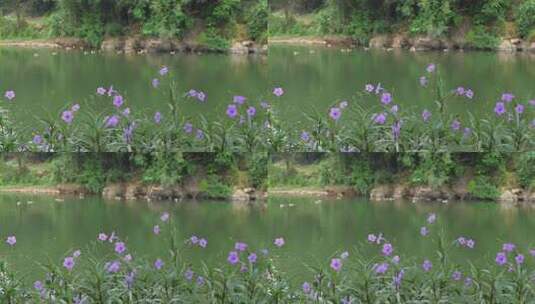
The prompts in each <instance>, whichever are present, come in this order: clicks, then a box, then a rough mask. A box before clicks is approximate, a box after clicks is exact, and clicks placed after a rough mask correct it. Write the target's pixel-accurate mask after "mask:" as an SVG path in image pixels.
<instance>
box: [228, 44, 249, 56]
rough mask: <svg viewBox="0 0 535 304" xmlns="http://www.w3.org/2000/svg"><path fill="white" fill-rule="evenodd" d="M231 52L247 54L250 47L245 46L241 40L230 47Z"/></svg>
mask: <svg viewBox="0 0 535 304" xmlns="http://www.w3.org/2000/svg"><path fill="white" fill-rule="evenodd" d="M230 52H231V53H232V54H240V55H245V54H249V48H248V47H247V46H244V45H243V44H242V43H241V42H235V43H233V44H232V46H231V47H230Z"/></svg>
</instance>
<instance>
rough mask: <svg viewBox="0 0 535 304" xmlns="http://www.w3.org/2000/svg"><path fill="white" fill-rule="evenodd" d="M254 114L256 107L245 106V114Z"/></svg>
mask: <svg viewBox="0 0 535 304" xmlns="http://www.w3.org/2000/svg"><path fill="white" fill-rule="evenodd" d="M255 114H256V108H255V107H249V108H247V116H249V117H253V116H255Z"/></svg>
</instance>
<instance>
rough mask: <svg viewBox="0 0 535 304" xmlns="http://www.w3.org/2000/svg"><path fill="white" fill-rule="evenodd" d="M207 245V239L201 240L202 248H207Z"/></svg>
mask: <svg viewBox="0 0 535 304" xmlns="http://www.w3.org/2000/svg"><path fill="white" fill-rule="evenodd" d="M207 245H208V241H207V240H206V239H200V240H199V246H201V247H202V248H206V246H207Z"/></svg>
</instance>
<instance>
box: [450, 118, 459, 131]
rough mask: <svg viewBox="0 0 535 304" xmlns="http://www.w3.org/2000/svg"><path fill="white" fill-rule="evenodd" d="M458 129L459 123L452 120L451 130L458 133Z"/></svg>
mask: <svg viewBox="0 0 535 304" xmlns="http://www.w3.org/2000/svg"><path fill="white" fill-rule="evenodd" d="M460 128H461V122H460V121H459V120H457V119H454V120H453V121H452V122H451V129H452V130H453V131H454V132H455V131H459V129H460Z"/></svg>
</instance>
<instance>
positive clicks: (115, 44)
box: [100, 38, 125, 52]
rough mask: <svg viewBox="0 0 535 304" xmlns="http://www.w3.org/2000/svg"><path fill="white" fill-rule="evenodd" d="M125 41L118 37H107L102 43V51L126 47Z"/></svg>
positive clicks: (119, 49)
mask: <svg viewBox="0 0 535 304" xmlns="http://www.w3.org/2000/svg"><path fill="white" fill-rule="evenodd" d="M124 45H125V43H124V41H122V40H120V39H117V38H110V39H105V40H104V41H102V44H101V45H100V49H101V50H102V51H107V52H109V51H121V50H123V49H124Z"/></svg>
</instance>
